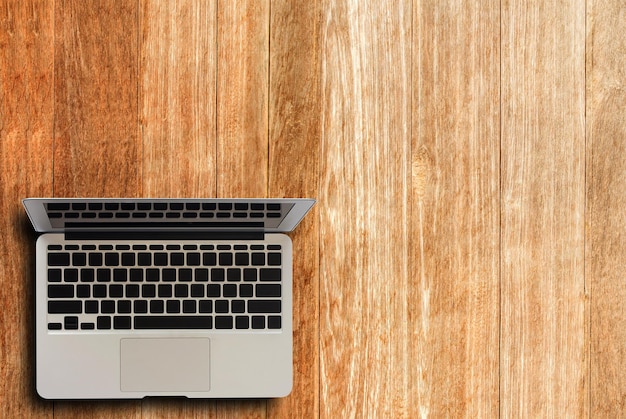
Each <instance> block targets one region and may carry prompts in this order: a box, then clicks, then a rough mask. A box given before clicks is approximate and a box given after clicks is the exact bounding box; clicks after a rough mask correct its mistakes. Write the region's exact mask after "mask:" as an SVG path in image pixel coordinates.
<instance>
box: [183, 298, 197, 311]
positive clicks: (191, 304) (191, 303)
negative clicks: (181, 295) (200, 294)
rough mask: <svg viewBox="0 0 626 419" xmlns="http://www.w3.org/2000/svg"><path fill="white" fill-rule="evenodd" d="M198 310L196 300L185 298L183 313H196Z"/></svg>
mask: <svg viewBox="0 0 626 419" xmlns="http://www.w3.org/2000/svg"><path fill="white" fill-rule="evenodd" d="M195 312H196V300H184V301H183V313H195Z"/></svg>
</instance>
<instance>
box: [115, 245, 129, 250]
mask: <svg viewBox="0 0 626 419" xmlns="http://www.w3.org/2000/svg"><path fill="white" fill-rule="evenodd" d="M115 250H130V245H128V244H116V245H115Z"/></svg>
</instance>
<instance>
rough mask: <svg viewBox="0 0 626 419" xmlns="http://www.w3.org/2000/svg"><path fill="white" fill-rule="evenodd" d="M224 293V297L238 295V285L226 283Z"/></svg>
mask: <svg viewBox="0 0 626 419" xmlns="http://www.w3.org/2000/svg"><path fill="white" fill-rule="evenodd" d="M218 287H219V285H218ZM222 291H223V293H224V297H236V296H237V285H235V284H226V285H224V289H223V290H222Z"/></svg>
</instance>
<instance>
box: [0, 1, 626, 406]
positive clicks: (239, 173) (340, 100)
mask: <svg viewBox="0 0 626 419" xmlns="http://www.w3.org/2000/svg"><path fill="white" fill-rule="evenodd" d="M625 25H626V7H624V4H623V2H621V1H619V0H607V1H604V2H599V1H597V0H586V1H569V2H565V1H559V2H555V1H548V0H544V1H540V0H532V1H521V0H515V1H513V0H504V1H499V0H488V1H486V2H460V1H455V0H444V1H426V0H411V1H409V0H407V1H393V2H388V1H382V0H375V1H372V2H367V3H366V2H361V1H356V0H336V1H331V0H315V1H304V0H296V1H290V0H262V1H254V0H248V1H245V2H231V1H225V0H176V1H172V2H163V1H156V0H138V1H130V2H123V1H116V0H94V1H89V2H84V1H79V0H56V1H54V2H50V1H43V0H26V1H17V0H0V85H1V89H0V192H1V193H2V198H1V200H0V214H1V215H2V219H1V221H0V234H2V236H3V239H2V241H0V257H1V262H2V264H1V268H0V304H1V305H2V310H1V311H0V417H3V418H4V417H7V418H12V417H101V418H105V417H107V418H108V417H136V418H139V417H145V418H151V417H216V418H220V417H224V418H225V417H249V418H269V417H272V418H273V417H307V418H308V417H323V418H327V417H328V418H335V417H406V418H413V417H472V418H474V417H488V418H491V417H499V416H501V417H622V416H625V415H626V402H625V400H626V378H625V377H626V374H624V373H623V372H622V369H623V368H622V366H623V365H624V363H625V362H626V356H625V355H624V354H625V353H626V350H625V349H624V348H625V347H626V334H625V333H624V332H622V329H623V327H622V325H623V323H624V321H626V309H624V303H623V302H624V301H625V300H626V287H625V286H624V281H623V278H624V273H625V270H624V268H623V267H622V265H623V263H622V260H624V258H625V257H626V250H625V249H626V243H625V242H624V240H623V238H624V237H626V217H624V216H623V215H622V212H623V207H624V204H625V203H626V199H625V198H624V196H625V194H626V180H625V179H626V159H625V158H624V152H625V151H626V123H625V122H624V121H626V118H624V109H626V95H625V94H624V90H625V89H624V84H625V80H626V70H625V69H626V62H625V60H626V58H625V57H626V42H625V41H624V38H623V36H620V34H621V33H622V32H623V31H620V30H621V29H625V28H624V26H625ZM35 196H127V197H135V196H137V197H139V196H152V197H157V196H172V197H185V196H199V197H213V196H219V197H226V196H230V197H234V196H241V197H246V196H247V197H252V196H258V197H264V196H269V197H311V198H316V199H318V204H317V206H316V207H315V208H314V210H313V211H312V212H311V213H310V214H309V215H307V217H306V218H305V220H304V221H303V223H302V224H301V225H300V226H298V229H297V230H296V231H295V232H294V233H293V234H292V235H291V237H292V240H293V242H294V278H295V283H294V296H293V301H294V388H293V391H292V393H291V394H290V395H289V396H288V397H286V398H283V399H276V400H250V401H241V400H231V401H225V400H216V401H212V400H208V401H185V400H146V401H130V402H114V401H107V402H98V401H89V402H51V401H44V400H41V399H39V398H38V396H37V395H36V393H35V389H34V368H33V364H34V341H33V339H32V336H33V318H32V309H31V308H29V307H31V305H30V304H31V303H32V300H33V281H34V277H33V270H32V266H33V264H34V254H33V253H34V252H33V250H34V246H33V243H34V234H32V232H31V229H30V226H29V224H28V221H27V219H26V216H25V214H24V211H23V209H22V207H21V203H20V200H21V199H22V198H25V197H35Z"/></svg>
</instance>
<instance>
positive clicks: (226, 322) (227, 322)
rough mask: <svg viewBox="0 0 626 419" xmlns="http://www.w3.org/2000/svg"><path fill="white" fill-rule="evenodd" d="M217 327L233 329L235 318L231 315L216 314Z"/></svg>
mask: <svg viewBox="0 0 626 419" xmlns="http://www.w3.org/2000/svg"><path fill="white" fill-rule="evenodd" d="M215 328H216V329H232V328H233V318H232V317H231V316H215Z"/></svg>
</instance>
